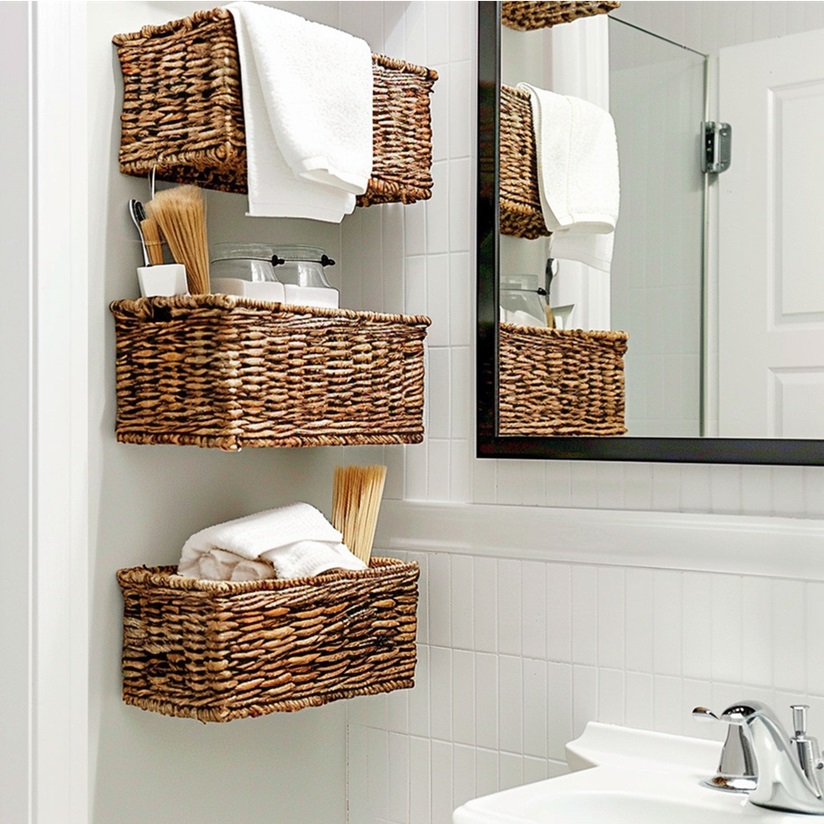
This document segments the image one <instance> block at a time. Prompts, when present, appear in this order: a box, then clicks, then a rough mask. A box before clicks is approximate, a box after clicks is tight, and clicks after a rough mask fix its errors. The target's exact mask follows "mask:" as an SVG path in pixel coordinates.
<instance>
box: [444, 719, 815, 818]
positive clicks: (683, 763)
mask: <svg viewBox="0 0 824 824" xmlns="http://www.w3.org/2000/svg"><path fill="white" fill-rule="evenodd" d="M719 752H720V743H718V744H716V743H714V742H710V741H704V740H701V739H692V738H686V737H682V736H669V735H661V734H659V733H647V732H642V731H639V730H628V729H626V728H622V727H613V726H609V725H603V724H590V725H588V727H587V730H586V732H585V733H584V735H583V736H581V738H579V739H578V740H577V741H574V742H571V743H570V744H569V745H567V761H568V763H569V764H570V766H571V767H572V768H573V769H574V770H575V771H574V772H571V773H569V774H567V775H562V776H560V777H558V778H551V779H548V780H546V781H538V782H536V783H534V784H526V785H524V786H522V787H515V788H513V789H510V790H504V791H502V792H498V793H493V794H492V795H487V796H484V797H483V798H476V799H473V800H472V801H469V802H467V803H466V804H464V805H463V806H462V807H459V808H458V809H457V810H455V812H454V814H453V817H452V821H453V824H738V822H740V824H799V822H802V824H815V821H816V819H817V816H799V815H798V814H791V813H781V812H775V811H772V810H765V809H761V808H759V807H755V806H753V805H752V804H748V803H747V795H745V794H742V793H730V792H721V791H719V790H712V789H709V788H708V787H705V786H704V785H703V784H702V783H701V781H702V780H703V779H704V778H707V777H708V776H710V775H712V773H713V772H714V770H715V767H716V766H717V763H718V753H719ZM819 820H821V821H822V824H824V817H822V818H821V819H819Z"/></svg>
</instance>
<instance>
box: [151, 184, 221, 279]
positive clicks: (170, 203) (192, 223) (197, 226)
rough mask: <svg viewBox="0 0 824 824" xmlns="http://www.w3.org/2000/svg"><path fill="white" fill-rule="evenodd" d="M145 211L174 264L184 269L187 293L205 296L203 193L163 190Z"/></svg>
mask: <svg viewBox="0 0 824 824" xmlns="http://www.w3.org/2000/svg"><path fill="white" fill-rule="evenodd" d="M147 208H148V211H149V216H150V217H152V218H154V219H155V220H156V221H157V223H158V225H159V226H160V230H161V232H163V237H164V238H166V243H168V244H169V251H170V252H171V253H172V258H173V259H174V261H175V263H182V264H183V265H184V266H185V267H186V280H187V282H188V286H189V293H190V294H192V295H208V294H209V291H210V288H209V244H208V242H207V237H206V204H205V200H204V198H203V192H202V191H201V190H200V189H198V187H197V186H178V187H176V188H174V189H164V190H163V191H162V192H158V193H157V194H156V195H155V196H154V198H153V199H152V200H151V201H150V202H149V204H148V207H147Z"/></svg>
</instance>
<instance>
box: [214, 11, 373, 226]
mask: <svg viewBox="0 0 824 824" xmlns="http://www.w3.org/2000/svg"><path fill="white" fill-rule="evenodd" d="M226 8H228V9H229V11H230V12H231V13H232V16H233V18H234V21H235V30H236V33H237V41H238V56H239V59H240V65H241V79H242V84H243V108H244V118H245V122H246V148H247V163H248V191H249V214H250V215H253V216H269V217H306V218H312V219H316V220H325V221H329V222H340V221H341V220H342V219H343V217H344V215H346V214H349V213H351V212H352V211H353V209H354V208H355V195H356V194H361V193H362V192H364V191H366V187H367V185H368V182H369V176H370V174H371V170H372V53H371V50H370V48H369V45H368V44H367V43H366V42H365V41H364V40H361V39H359V38H356V37H352V36H351V35H349V34H346V33H345V32H341V31H338V30H337V29H333V28H330V27H329V26H323V25H321V24H319V23H313V22H310V21H308V20H304V19H303V18H302V17H298V16H297V15H294V14H289V13H288V12H284V11H281V10H279V9H273V8H270V7H268V6H262V5H259V4H256V3H246V2H241V3H232V4H231V5H229V6H227V7H226Z"/></svg>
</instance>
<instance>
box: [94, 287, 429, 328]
mask: <svg viewBox="0 0 824 824" xmlns="http://www.w3.org/2000/svg"><path fill="white" fill-rule="evenodd" d="M164 308H169V309H203V308H209V309H225V310H227V311H230V312H231V311H232V310H234V309H247V310H251V311H253V312H254V311H258V312H260V313H261V314H263V313H266V314H271V315H311V316H315V317H321V318H331V319H334V318H345V319H347V320H377V321H393V322H401V323H406V324H409V325H415V326H423V327H427V326H430V325H431V323H432V319H431V318H430V317H428V316H427V315H403V314H393V313H388V312H373V311H371V310H360V309H332V308H330V307H326V306H298V305H296V304H291V303H274V302H272V301H265V300H255V299H254V298H247V297H243V296H242V295H223V294H209V295H172V296H155V297H147V298H121V299H118V300H113V301H112V302H111V303H110V304H109V310H110V311H111V312H112V314H115V315H120V316H126V315H133V316H135V317H136V318H137V317H139V318H144V319H145V318H149V317H151V316H152V314H153V312H154V310H155V309H164Z"/></svg>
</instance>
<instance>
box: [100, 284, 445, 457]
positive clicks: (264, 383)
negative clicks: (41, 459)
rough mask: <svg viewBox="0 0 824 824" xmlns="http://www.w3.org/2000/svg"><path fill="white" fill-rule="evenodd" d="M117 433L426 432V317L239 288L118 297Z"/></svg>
mask: <svg viewBox="0 0 824 824" xmlns="http://www.w3.org/2000/svg"><path fill="white" fill-rule="evenodd" d="M110 308H111V311H112V313H113V314H114V317H115V335H116V349H117V352H116V382H117V422H116V433H117V439H118V440H119V441H121V442H125V443H142V444H191V445H196V446H208V447H218V448H220V449H223V450H225V451H237V450H239V449H240V448H241V447H244V446H250V447H253V446H329V445H337V444H389V443H419V442H420V441H421V440H423V393H424V387H423V379H424V358H423V354H424V347H423V341H424V338H425V336H426V328H427V326H428V325H429V322H430V321H429V318H426V317H423V316H419V315H413V316H409V315H387V314H377V313H375V312H354V311H351V310H347V309H321V308H314V307H313V308H308V307H299V306H286V305H281V304H278V303H264V302H262V301H255V300H250V299H247V298H241V297H235V296H231V295H198V296H188V295H187V296H178V297H168V298H167V297H157V298H140V299H138V300H118V301H114V302H113V303H112V304H111V307H110Z"/></svg>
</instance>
